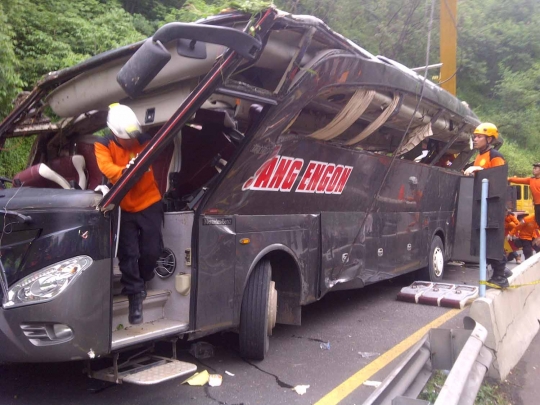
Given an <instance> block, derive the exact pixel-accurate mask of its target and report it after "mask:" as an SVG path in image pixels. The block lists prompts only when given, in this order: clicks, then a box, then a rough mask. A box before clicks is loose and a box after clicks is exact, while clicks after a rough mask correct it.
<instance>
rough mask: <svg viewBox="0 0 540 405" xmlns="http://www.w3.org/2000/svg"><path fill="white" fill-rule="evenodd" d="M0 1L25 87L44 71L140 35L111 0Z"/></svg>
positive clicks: (65, 64) (126, 16)
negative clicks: (102, 0)
mask: <svg viewBox="0 0 540 405" xmlns="http://www.w3.org/2000/svg"><path fill="white" fill-rule="evenodd" d="M3 7H4V11H5V16H6V18H7V20H8V21H9V22H10V24H11V26H12V27H13V35H12V36H13V44H14V45H15V47H14V48H15V58H16V59H17V60H18V63H19V65H20V71H21V79H22V81H23V82H24V85H25V87H26V88H27V89H28V88H31V87H33V85H34V84H35V82H36V81H37V80H38V79H39V78H40V77H41V76H42V75H44V74H45V73H48V72H50V71H54V70H58V69H62V68H65V67H68V66H72V65H74V64H76V63H78V62H81V61H82V60H84V59H87V58H88V57H90V56H92V55H95V54H98V53H101V52H104V51H107V50H109V49H111V48H116V47H119V46H121V45H126V44H129V43H132V42H136V41H138V40H140V39H142V38H144V35H143V34H142V33H140V32H138V31H137V30H136V29H135V28H134V25H133V20H134V18H133V17H132V16H131V15H130V14H129V13H127V12H126V11H125V10H123V9H122V7H121V6H120V4H119V3H117V2H116V1H107V2H101V1H99V0H84V1H82V0H78V1H70V0H54V1H52V0H3Z"/></svg>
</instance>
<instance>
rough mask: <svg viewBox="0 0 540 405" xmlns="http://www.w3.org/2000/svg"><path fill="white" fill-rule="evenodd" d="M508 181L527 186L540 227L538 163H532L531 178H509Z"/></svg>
mask: <svg viewBox="0 0 540 405" xmlns="http://www.w3.org/2000/svg"><path fill="white" fill-rule="evenodd" d="M508 181H509V182H510V183H515V184H528V185H529V187H530V188H531V193H532V196H533V203H534V216H535V218H536V221H537V222H536V223H537V224H538V226H540V163H533V177H509V178H508Z"/></svg>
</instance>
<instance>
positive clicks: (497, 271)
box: [486, 253, 506, 277]
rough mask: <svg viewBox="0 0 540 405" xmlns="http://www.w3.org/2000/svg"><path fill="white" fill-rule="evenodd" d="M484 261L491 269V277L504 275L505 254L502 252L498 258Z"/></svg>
mask: <svg viewBox="0 0 540 405" xmlns="http://www.w3.org/2000/svg"><path fill="white" fill-rule="evenodd" d="M486 263H487V264H489V265H490V266H491V268H492V269H493V277H504V269H505V268H506V255H505V254H504V253H503V254H502V257H501V258H500V259H498V260H497V259H486Z"/></svg>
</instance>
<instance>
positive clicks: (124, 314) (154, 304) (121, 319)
mask: <svg viewBox="0 0 540 405" xmlns="http://www.w3.org/2000/svg"><path fill="white" fill-rule="evenodd" d="M170 295H171V292H170V291H167V290H148V292H147V296H146V299H145V300H144V301H143V318H144V321H145V322H151V321H156V320H158V319H163V317H164V312H163V311H164V310H163V308H164V306H165V303H166V302H167V300H168V299H169V297H170ZM128 315H129V299H128V297H127V295H116V296H114V297H113V320H112V327H113V330H117V329H119V326H120V325H121V326H128V325H129V320H128Z"/></svg>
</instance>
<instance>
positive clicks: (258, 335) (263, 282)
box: [240, 260, 277, 360]
mask: <svg viewBox="0 0 540 405" xmlns="http://www.w3.org/2000/svg"><path fill="white" fill-rule="evenodd" d="M271 276H272V267H271V265H270V261H269V260H261V261H260V262H259V263H258V264H257V266H256V267H255V269H254V270H253V273H252V274H251V276H250V277H249V280H248V282H247V285H246V289H245V291H244V297H243V299H242V308H241V312H240V355H241V356H242V357H244V358H247V359H252V360H263V359H264V356H265V355H266V353H267V352H268V347H269V344H270V339H269V336H270V335H271V334H272V329H273V327H274V325H275V323H276V309H277V293H276V289H275V284H274V282H273V281H271Z"/></svg>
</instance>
